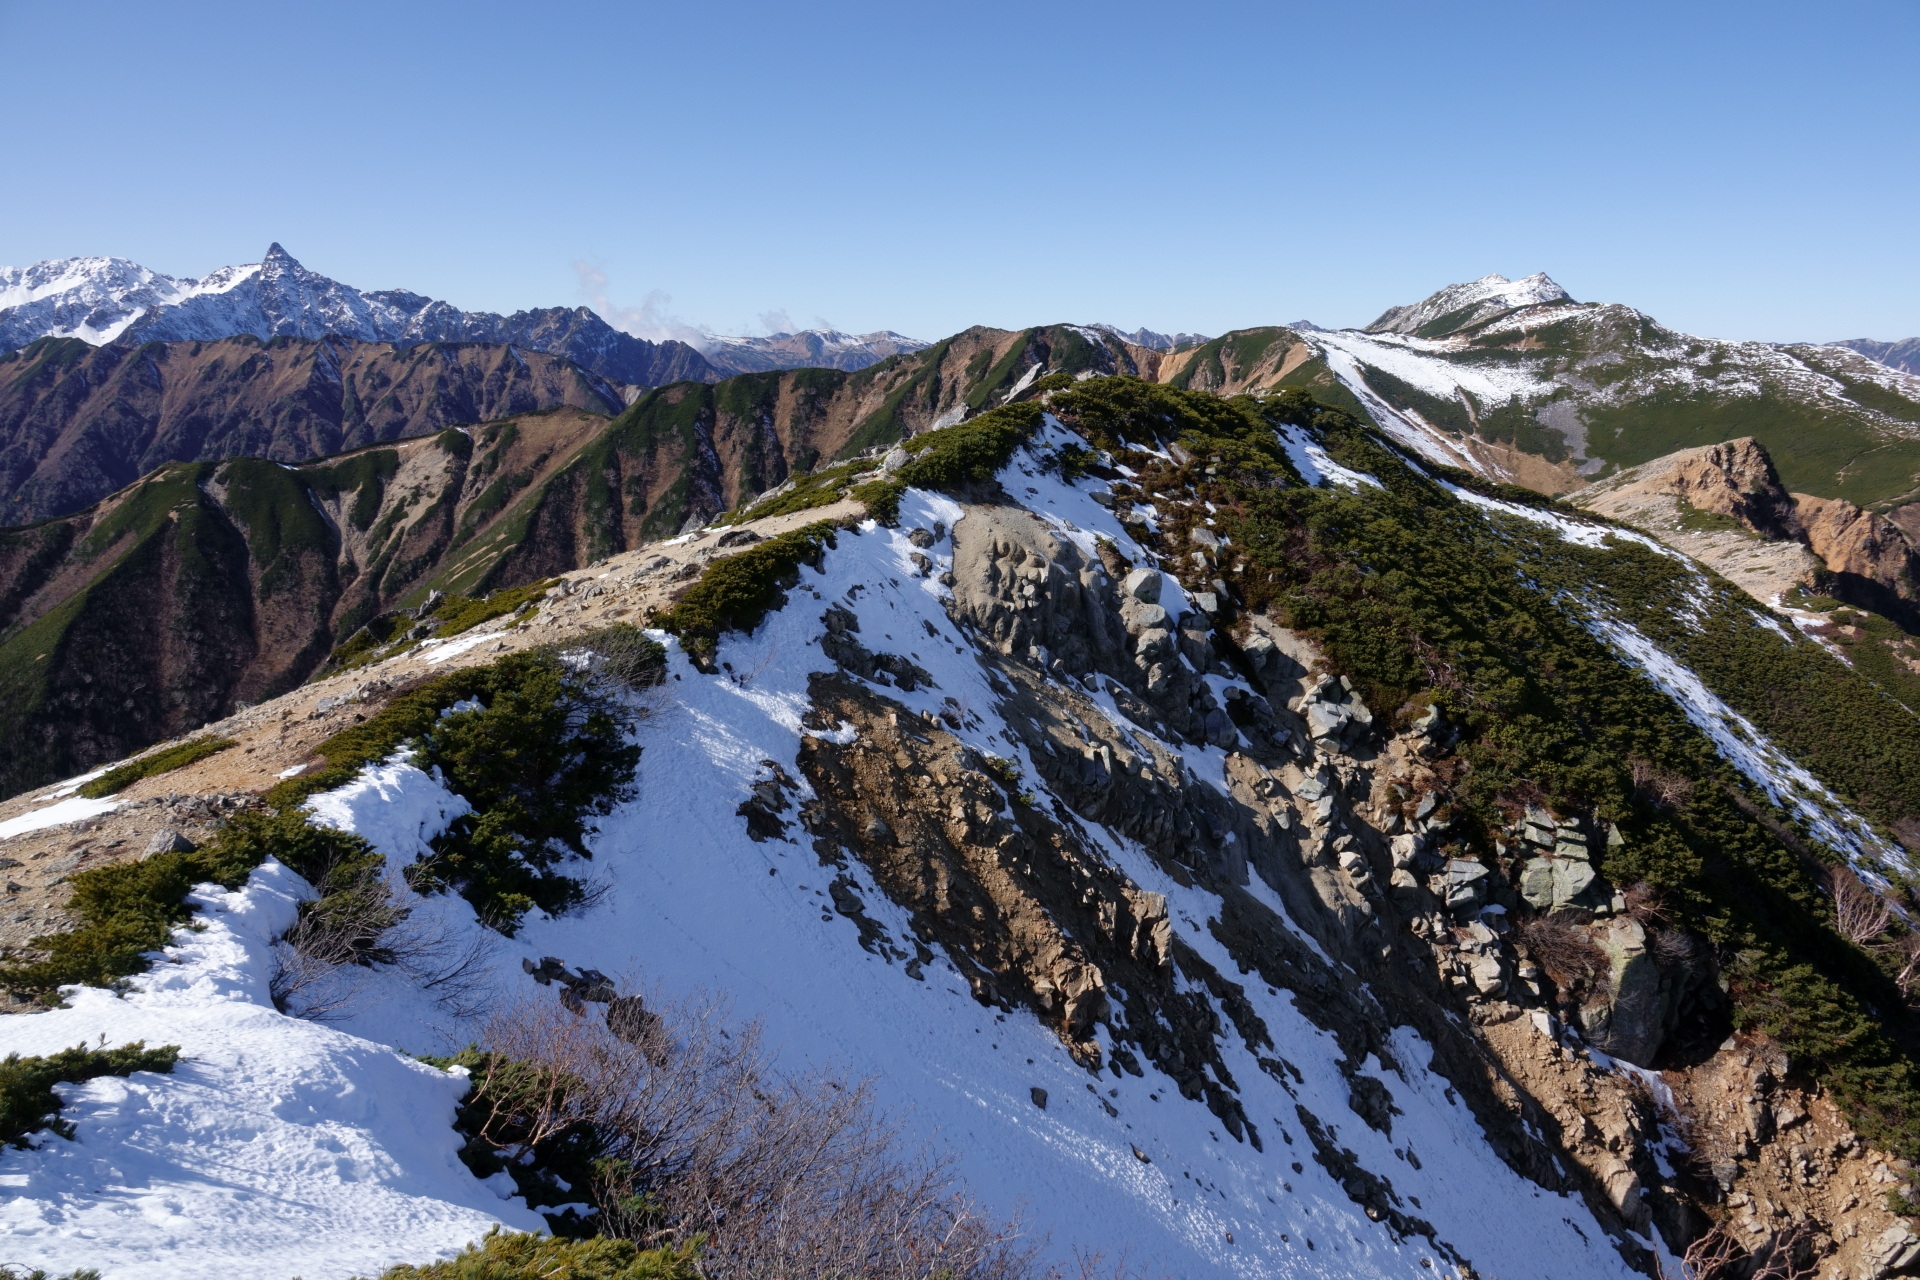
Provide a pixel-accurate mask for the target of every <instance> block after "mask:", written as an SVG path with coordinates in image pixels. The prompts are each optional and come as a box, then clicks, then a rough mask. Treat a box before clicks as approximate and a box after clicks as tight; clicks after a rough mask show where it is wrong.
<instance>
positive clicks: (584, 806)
mask: <svg viewBox="0 0 1920 1280" xmlns="http://www.w3.org/2000/svg"><path fill="white" fill-rule="evenodd" d="M488 670H489V671H490V672H491V673H492V678H491V680H490V684H491V686H492V687H491V689H490V690H489V691H488V692H489V696H488V698H487V699H486V700H485V705H483V706H480V707H475V708H469V709H449V710H448V711H446V712H445V713H444V714H443V715H441V716H439V717H438V718H437V719H436V720H435V722H434V724H433V726H432V727H431V728H429V729H428V730H427V732H426V733H425V734H423V735H422V736H421V739H420V754H419V760H420V764H421V765H422V767H426V768H437V769H439V770H440V772H441V774H442V776H443V777H445V778H446V780H447V785H448V786H449V787H450V788H451V789H452V790H454V791H456V792H458V793H459V794H460V795H462V796H464V797H466V799H467V800H468V802H469V803H471V804H472V805H473V812H471V813H468V814H463V815H462V816H460V817H458V818H455V819H454V820H453V822H452V824H451V825H450V826H449V827H448V828H447V830H446V831H445V832H443V833H442V834H440V835H439V836H437V837H435V838H434V840H433V842H432V843H433V849H434V852H433V854H432V855H431V856H430V857H427V858H425V859H423V860H421V861H420V862H417V863H415V864H413V865H412V866H411V867H409V868H408V869H407V878H408V881H409V882H410V883H411V884H412V885H413V887H414V888H415V889H417V890H419V891H420V892H423V893H428V892H433V891H435V890H439V889H447V888H451V889H454V890H457V891H458V892H459V893H460V895H461V896H462V897H464V898H466V899H467V901H468V902H471V903H472V904H473V906H474V910H476V911H477V912H479V914H480V918H481V919H482V920H484V921H486V922H487V923H488V924H489V925H491V926H492V927H494V928H496V929H498V930H500V931H501V932H502V933H505V934H508V935H509V936H511V935H512V934H513V933H514V931H515V930H516V929H517V928H518V926H519V921H520V918H521V917H522V916H524V915H525V914H526V913H527V911H529V910H530V909H532V908H534V907H538V908H540V909H541V910H544V911H547V912H549V913H555V914H557V913H559V912H561V911H565V910H566V909H567V908H569V907H572V906H576V905H578V903H579V902H580V901H581V898H582V896H583V891H582V889H581V887H580V883H579V882H578V881H577V880H574V879H573V878H571V877H569V876H565V875H562V874H559V873H558V872H556V871H555V870H554V868H555V867H556V866H557V865H558V864H559V863H560V862H561V861H562V860H564V859H565V858H567V857H568V856H569V855H577V856H579V857H583V858H585V857H590V856H591V855H590V854H589V853H588V851H587V847H586V835H587V830H588V819H589V818H593V817H603V816H605V815H606V814H608V813H611V812H612V811H613V809H614V807H615V806H616V805H619V804H623V803H625V802H626V801H627V800H629V799H631V798H632V796H633V794H634V788H633V785H632V780H633V774H634V770H635V768H636V767H637V766H638V765H639V762H640V748H639V747H638V746H636V745H634V744H633V743H631V742H629V741H628V740H627V739H628V731H629V730H630V729H631V728H632V723H633V718H632V714H631V713H630V712H628V711H627V709H626V707H625V705H624V704H623V703H622V702H620V701H619V700H618V699H616V698H608V697H605V696H602V695H601V694H600V693H599V691H598V690H596V689H595V687H594V684H593V681H592V678H591V674H590V671H589V670H587V669H582V668H576V667H573V666H570V665H569V664H567V663H566V662H564V661H562V660H561V659H560V658H558V657H556V656H554V655H553V654H551V653H547V652H543V651H532V652H524V653H516V654H510V655H508V656H507V657H505V658H502V659H501V660H500V661H499V662H497V663H495V664H493V666H492V667H490V668H488Z"/></svg>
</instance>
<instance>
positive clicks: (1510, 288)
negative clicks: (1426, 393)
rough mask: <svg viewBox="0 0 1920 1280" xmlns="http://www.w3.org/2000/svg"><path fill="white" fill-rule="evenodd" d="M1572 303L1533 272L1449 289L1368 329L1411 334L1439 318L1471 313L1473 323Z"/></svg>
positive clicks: (1390, 313)
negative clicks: (1546, 305)
mask: <svg viewBox="0 0 1920 1280" xmlns="http://www.w3.org/2000/svg"><path fill="white" fill-rule="evenodd" d="M1563 301H1571V299H1570V298H1569V297H1568V295H1567V291H1566V290H1565V289H1562V288H1561V287H1560V286H1559V285H1557V284H1555V283H1554V282H1553V281H1552V280H1551V279H1549V278H1548V277H1547V274H1546V272H1544V271H1536V272H1535V273H1534V274H1532V275H1530V276H1523V277H1521V278H1520V279H1518V280H1509V279H1507V278H1506V277H1505V276H1503V275H1488V276H1481V277H1480V278H1479V279H1478V280H1471V281H1468V282H1467V283H1465V284H1454V285H1448V286H1447V287H1446V288H1444V289H1442V290H1440V291H1439V292H1438V293H1435V294H1433V295H1432V296H1430V297H1427V298H1425V299H1422V300H1421V301H1419V302H1416V303H1412V304H1410V305H1408V306H1402V307H1391V308H1389V309H1388V310H1387V311H1386V312H1385V313H1384V314H1382V315H1381V317H1380V318H1379V319H1378V320H1375V321H1374V322H1373V323H1372V324H1370V325H1368V326H1367V330H1368V332H1370V333H1379V332H1386V333H1414V332H1416V331H1418V330H1419V329H1421V328H1422V327H1424V326H1426V325H1429V324H1432V323H1433V322H1434V321H1435V320H1438V319H1440V318H1441V317H1442V316H1448V315H1452V314H1453V313H1455V312H1457V311H1464V310H1467V309H1469V308H1471V309H1472V314H1473V317H1474V318H1475V319H1484V318H1486V317H1487V316H1491V315H1496V314H1498V313H1499V312H1501V311H1508V310H1511V309H1513V308H1515V307H1532V306H1539V305H1540V304H1542V303H1548V302H1563Z"/></svg>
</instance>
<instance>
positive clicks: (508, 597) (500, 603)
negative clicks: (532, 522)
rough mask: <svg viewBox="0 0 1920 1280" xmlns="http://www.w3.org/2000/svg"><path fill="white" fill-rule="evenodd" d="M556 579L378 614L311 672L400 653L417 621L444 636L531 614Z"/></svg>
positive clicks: (327, 672)
mask: <svg viewBox="0 0 1920 1280" xmlns="http://www.w3.org/2000/svg"><path fill="white" fill-rule="evenodd" d="M556 581H557V579H554V578H541V579H539V580H538V581H536V582H528V583H523V584H521V585H520V586H516V587H502V588H500V589H499V590H498V591H494V592H490V593H489V594H487V595H484V596H465V595H448V596H445V597H443V598H442V599H441V600H440V602H439V603H438V604H436V605H435V606H434V607H433V610H432V611H431V612H429V613H428V614H426V615H425V616H424V617H421V616H420V615H419V614H418V612H417V611H415V610H407V609H401V610H395V611H394V612H391V613H382V614H378V615H376V616H374V617H372V618H369V619H367V621H366V622H365V624H363V625H362V626H360V627H359V628H357V629H356V630H355V631H354V632H353V634H352V635H350V636H348V637H347V638H346V639H345V640H343V641H341V642H340V644H339V645H337V646H336V647H335V648H334V651H333V652H332V653H331V654H329V655H328V657H327V661H326V664H325V665H324V666H322V667H321V668H320V670H319V671H318V672H316V673H315V674H314V677H313V678H314V679H316V680H320V679H325V678H326V677H328V676H333V675H338V674H339V673H340V672H342V671H352V670H354V669H355V668H357V667H364V666H368V665H370V664H372V663H375V662H383V661H385V660H386V659H388V658H391V657H395V656H397V655H398V654H401V653H404V652H405V651H406V650H407V648H408V647H409V646H411V645H412V644H414V643H415V641H414V640H413V639H412V637H413V636H414V635H416V634H418V633H417V632H416V630H415V628H417V627H419V626H420V625H421V624H422V623H425V624H427V626H428V627H429V628H430V629H431V630H432V633H433V635H434V636H435V637H436V638H437V639H441V640H445V639H449V638H451V637H453V636H457V635H459V634H460V633H461V632H463V631H471V630H473V629H474V628H475V627H477V626H479V625H480V624H481V623H483V622H491V621H493V620H494V619H495V618H503V617H506V616H507V615H508V614H530V613H532V612H533V611H534V609H535V608H536V607H537V606H538V605H539V603H540V598H541V597H542V596H544V595H545V594H546V593H547V591H548V590H549V589H551V588H552V586H553V584H554V583H555V582H556Z"/></svg>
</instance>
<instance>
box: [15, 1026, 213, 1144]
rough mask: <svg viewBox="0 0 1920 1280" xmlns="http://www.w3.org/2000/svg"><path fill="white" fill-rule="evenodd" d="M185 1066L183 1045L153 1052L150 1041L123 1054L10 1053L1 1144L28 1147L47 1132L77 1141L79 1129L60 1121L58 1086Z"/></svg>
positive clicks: (78, 1050) (78, 1049)
mask: <svg viewBox="0 0 1920 1280" xmlns="http://www.w3.org/2000/svg"><path fill="white" fill-rule="evenodd" d="M179 1060H180V1046H179V1045H172V1044H170V1045H162V1046H160V1047H159V1048H157V1049H149V1048H147V1045H146V1042H145V1041H144V1040H136V1041H134V1042H133V1043H132V1044H124V1045H121V1046H120V1047H119V1048H118V1049H89V1048H87V1047H86V1046H85V1045H75V1046H74V1047H73V1048H71V1049H62V1050H60V1052H58V1053H50V1054H47V1055H46V1056H44V1057H39V1056H35V1057H25V1058H23V1057H21V1056H20V1055H19V1054H17V1053H10V1054H8V1055H7V1056H6V1059H5V1060H4V1061H0V1144H7V1145H12V1146H16V1147H24V1146H26V1145H27V1136H28V1135H29V1134H32V1133H37V1132H38V1131H40V1130H42V1129H47V1130H51V1131H52V1132H54V1133H57V1134H59V1135H60V1136H61V1137H63V1138H71V1137H73V1126H72V1125H71V1124H69V1123H67V1122H66V1121H64V1120H62V1119H60V1095H59V1094H57V1093H55V1092H54V1091H53V1086H54V1085H56V1084H79V1083H80V1082H81V1081H83V1080H92V1079H95V1078H97V1077H99V1076H130V1075H132V1074H133V1073H134V1072H136V1071H160V1072H169V1071H172V1070H173V1064H174V1063H176V1062H178V1061H179Z"/></svg>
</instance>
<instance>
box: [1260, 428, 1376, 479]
mask: <svg viewBox="0 0 1920 1280" xmlns="http://www.w3.org/2000/svg"><path fill="white" fill-rule="evenodd" d="M1274 434H1275V435H1277V436H1279V437H1280V447H1281V448H1283V449H1285V450H1286V451H1287V461H1288V462H1291V463H1292V464H1293V469H1294V470H1295V471H1298V472H1299V473H1300V478H1301V479H1303V480H1305V481H1306V482H1307V483H1308V484H1311V485H1329V484H1334V485H1339V486H1340V487H1341V488H1343V489H1360V488H1362V487H1363V486H1366V485H1372V486H1373V487H1374V488H1376V489H1378V488H1381V487H1382V486H1381V484H1380V482H1379V481H1378V480H1377V479H1375V478H1374V477H1372V476H1370V475H1368V474H1366V472H1364V471H1355V470H1353V469H1352V468H1351V467H1343V466H1341V465H1340V464H1339V463H1337V462H1335V461H1334V460H1333V458H1332V456H1331V455H1329V454H1328V453H1327V451H1326V448H1325V447H1324V446H1323V445H1322V444H1321V443H1320V442H1319V441H1318V440H1315V439H1314V438H1313V437H1312V436H1311V435H1309V434H1307V432H1305V431H1303V430H1301V429H1300V428H1299V427H1296V426H1292V425H1291V424H1287V423H1282V424H1281V425H1280V426H1278V427H1276V428H1274Z"/></svg>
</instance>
